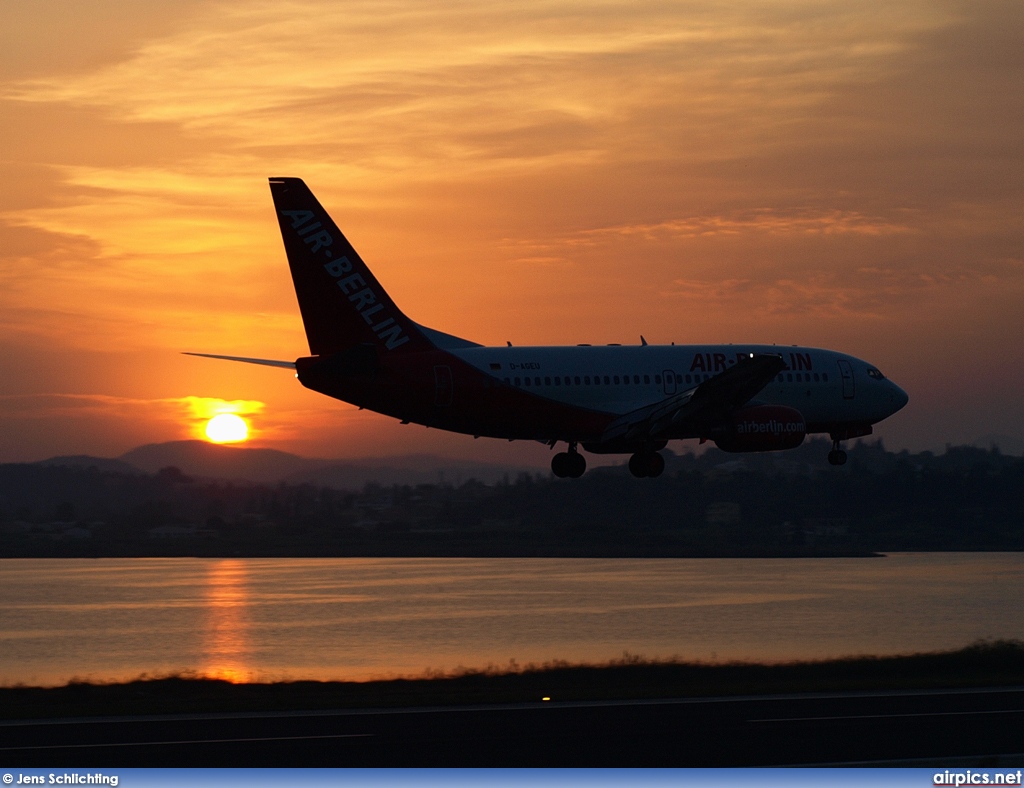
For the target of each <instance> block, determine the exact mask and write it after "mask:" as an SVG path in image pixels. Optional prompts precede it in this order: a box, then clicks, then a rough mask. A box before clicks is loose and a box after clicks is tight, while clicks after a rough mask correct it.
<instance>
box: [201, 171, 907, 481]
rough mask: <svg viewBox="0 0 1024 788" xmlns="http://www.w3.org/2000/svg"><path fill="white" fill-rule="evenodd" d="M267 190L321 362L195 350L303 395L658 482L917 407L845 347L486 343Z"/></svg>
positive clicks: (319, 216)
mask: <svg viewBox="0 0 1024 788" xmlns="http://www.w3.org/2000/svg"><path fill="white" fill-rule="evenodd" d="M270 190H271V194H272V195H273V200H274V207H275V210H276V212H277V218H278V222H279V224H280V226H281V235H282V238H283V240H284V248H285V253H286V256H287V258H288V265H289V267H290V269H291V275H292V281H293V283H294V285H295V294H296V297H297V299H298V303H299V311H300V313H301V315H302V323H303V326H304V328H305V332H306V338H307V339H308V341H309V352H310V355H308V356H303V357H301V358H298V359H296V360H295V361H278V360H273V359H260V358H248V357H241V356H225V355H215V354H211V353H189V354H188V355H195V356H202V357H205V358H215V359H224V360H228V361H239V362H245V363H250V364H263V365H267V366H272V367H283V368H287V369H294V370H295V373H296V377H297V378H298V379H299V382H300V383H301V384H302V385H303V386H305V387H306V388H309V389H312V390H313V391H317V392H320V393H321V394H325V395H327V396H329V397H333V398H335V399H339V400H342V401H344V402H348V403H351V404H353V405H356V406H358V407H359V408H365V409H368V410H372V411H376V412H377V413H382V414H385V415H387V416H392V417H394V418H396V419H398V420H400V421H401V423H402V424H409V423H414V424H422V425H425V426H427V427H434V428H437V429H442V430H449V431H452V432H458V433H463V434H466V435H472V436H474V437H477V438H479V437H488V438H501V439H505V440H508V441H515V440H531V441H540V442H542V443H545V444H547V445H548V446H549V447H550V448H551V449H553V448H554V447H555V446H556V445H558V444H559V443H564V444H566V449H565V451H560V452H558V453H556V454H555V455H554V456H553V457H552V460H551V470H552V472H553V473H554V475H555V476H557V477H560V478H566V477H569V478H579V477H580V476H582V475H583V473H584V472H585V471H586V467H587V463H586V459H585V458H584V456H583V454H582V453H581V452H580V449H581V448H582V449H583V450H584V451H586V452H589V453H591V454H628V455H630V459H629V470H630V472H631V473H632V474H633V475H634V476H636V477H638V478H644V477H648V478H653V477H656V476H659V475H660V474H661V473H662V471H663V470H664V468H665V460H664V457H663V456H662V455H661V454H660V453H659V452H660V451H661V450H662V449H663V448H665V446H666V445H667V444H668V442H669V441H672V440H686V439H696V440H699V441H700V442H701V443H705V442H707V441H712V442H714V444H715V445H716V446H717V447H718V448H720V449H722V450H724V451H727V452H762V451H778V450H784V449H792V448H795V447H797V446H799V445H800V444H801V443H802V442H803V440H804V437H805V436H806V435H808V434H813V433H827V434H828V435H829V436H830V437H831V439H832V450H831V451H830V452H829V454H828V461H829V462H830V463H831V464H832V465H842V464H844V463H845V462H846V453H845V452H844V451H843V449H842V448H841V444H842V441H845V440H850V439H853V438H858V437H861V436H865V435H870V434H871V433H872V425H874V424H876V423H878V422H880V421H882V420H883V419H885V418H888V417H889V416H891V415H892V414H893V413H895V412H896V411H898V410H900V408H902V407H903V406H904V405H906V404H907V401H908V397H907V394H906V393H905V392H904V391H903V390H902V389H901V388H900V387H899V386H897V385H896V384H895V383H893V382H892V381H890V380H888V379H886V377H885V376H884V375H883V374H882V373H881V372H880V371H879V370H878V368H877V367H875V366H872V365H871V364H868V363H867V362H865V361H861V360H860V359H857V358H854V357H853V356H849V355H846V354H844V353H839V352H836V351H833V350H822V349H818V348H811V347H796V346H792V347H777V346H776V345H763V344H757V345H754V344H749V345H742V344H740V345H732V344H729V345H675V344H672V345H649V344H648V343H647V341H646V340H645V339H644V338H643V336H641V337H640V340H641V343H640V344H639V345H630V346H622V345H603V346H593V345H576V346H569V347H518V346H515V347H514V346H513V345H512V343H511V342H509V343H508V344H507V346H505V347H487V346H484V345H481V344H478V343H476V342H471V341H469V340H466V339H462V338H459V337H455V336H452V335H450V334H446V333H443V332H441V331H437V330H434V329H431V328H427V327H426V326H422V325H420V324H418V323H416V322H414V321H413V320H411V319H410V318H409V317H407V316H406V315H405V314H404V313H403V312H402V310H401V309H399V308H398V306H397V305H396V304H395V302H394V301H392V300H391V298H390V296H388V294H387V292H386V291H385V290H384V288H383V287H382V286H381V284H380V282H379V281H378V280H377V278H376V277H375V276H374V275H373V273H372V272H371V271H370V269H369V267H368V266H367V265H366V263H364V262H363V259H362V257H360V256H359V254H358V253H357V252H356V250H355V249H354V248H353V247H352V245H351V244H350V243H349V242H348V240H347V239H346V238H345V236H344V235H343V234H342V233H341V231H340V230H339V229H338V227H337V225H336V224H335V223H334V221H333V220H332V219H331V217H330V216H329V215H328V213H327V211H325V210H324V208H323V207H322V206H321V205H320V203H319V202H318V201H317V199H316V197H314V196H313V193H312V192H311V191H310V190H309V188H308V187H307V186H306V184H305V183H304V182H303V181H302V180H301V179H299V178H270Z"/></svg>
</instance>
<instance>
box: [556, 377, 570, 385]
mask: <svg viewBox="0 0 1024 788" xmlns="http://www.w3.org/2000/svg"><path fill="white" fill-rule="evenodd" d="M566 380H568V378H566ZM555 385H556V386H561V385H562V379H561V378H560V377H558V375H555Z"/></svg>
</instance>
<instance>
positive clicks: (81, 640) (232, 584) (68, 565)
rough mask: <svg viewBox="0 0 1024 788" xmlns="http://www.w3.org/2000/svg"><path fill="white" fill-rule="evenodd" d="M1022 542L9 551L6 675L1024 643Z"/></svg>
mask: <svg viewBox="0 0 1024 788" xmlns="http://www.w3.org/2000/svg"><path fill="white" fill-rule="evenodd" d="M1022 580H1024V554H1020V553H918V554H912V553H902V554H894V555H889V556H887V557H885V558H853V559H832V558H822V559H808V558H801V559H555V558H551V559H500V558H488V559H434V558H409V559H393V558H324V559H315V558H282V559H262V558H234V559H193V558H129V559H38V560H36V559H28V560H26V559H5V560H0V685H8V686H9V685H12V684H25V685H44V686H45V685H59V684H64V683H66V682H68V681H69V680H72V679H81V680H93V681H109V680H124V679H132V678H136V677H138V676H140V675H148V676H163V675H168V674H177V673H184V674H192V675H205V676H217V677H222V678H227V679H230V680H234V681H251V680H275V679H356V680H364V679H369V678H378V677H392V676H422V675H424V674H427V673H437V672H453V671H458V670H460V669H465V668H470V669H480V668H487V667H493V668H507V667H509V666H514V665H518V666H523V665H527V664H529V663H534V664H543V663H546V662H551V661H558V660H562V661H567V662H570V663H602V662H607V661H609V660H614V659H620V658H622V657H623V656H624V655H626V654H629V655H633V656H643V657H647V658H672V657H677V658H680V659H686V660H702V661H708V662H711V661H717V662H722V661H730V660H757V661H772V662H778V661H788V660H795V659H811V658H823V657H836V656H845V655H854V654H877V655H884V654H898V653H910V652H916V651H933V650H946V649H955V648H959V647H961V646H965V645H968V644H970V643H972V642H975V641H977V640H979V639H1004V638H1010V639H1024V582H1022Z"/></svg>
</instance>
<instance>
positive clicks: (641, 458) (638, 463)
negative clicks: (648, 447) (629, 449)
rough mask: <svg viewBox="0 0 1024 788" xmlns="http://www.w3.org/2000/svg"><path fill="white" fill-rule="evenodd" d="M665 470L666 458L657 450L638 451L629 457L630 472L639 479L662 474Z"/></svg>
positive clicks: (651, 477)
mask: <svg viewBox="0 0 1024 788" xmlns="http://www.w3.org/2000/svg"><path fill="white" fill-rule="evenodd" d="M663 470H665V458H664V457H662V456H661V455H660V454H658V452H656V451H638V452H637V453H636V454H634V455H633V456H632V457H630V458H629V472H630V473H631V474H633V475H634V476H636V478H638V479H643V478H645V477H646V478H650V479H653V478H654V477H655V476H661V472H662V471H663Z"/></svg>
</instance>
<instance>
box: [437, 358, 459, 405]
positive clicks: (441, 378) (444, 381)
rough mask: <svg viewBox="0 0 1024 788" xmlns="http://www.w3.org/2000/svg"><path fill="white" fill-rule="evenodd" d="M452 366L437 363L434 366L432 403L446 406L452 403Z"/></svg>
mask: <svg viewBox="0 0 1024 788" xmlns="http://www.w3.org/2000/svg"><path fill="white" fill-rule="evenodd" d="M453 389H454V384H453V382H452V368H451V367H449V366H447V365H444V364H438V365H437V366H436V367H434V405H436V406H437V407H439V408H447V407H449V406H451V404H452V390H453Z"/></svg>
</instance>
